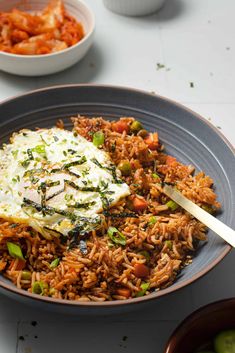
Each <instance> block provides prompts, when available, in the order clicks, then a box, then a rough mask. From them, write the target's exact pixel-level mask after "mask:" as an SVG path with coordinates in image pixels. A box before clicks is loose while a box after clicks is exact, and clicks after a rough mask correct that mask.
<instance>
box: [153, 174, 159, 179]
mask: <svg viewBox="0 0 235 353" xmlns="http://www.w3.org/2000/svg"><path fill="white" fill-rule="evenodd" d="M152 176H153V177H154V178H155V179H160V176H159V175H158V174H157V173H153V174H152Z"/></svg>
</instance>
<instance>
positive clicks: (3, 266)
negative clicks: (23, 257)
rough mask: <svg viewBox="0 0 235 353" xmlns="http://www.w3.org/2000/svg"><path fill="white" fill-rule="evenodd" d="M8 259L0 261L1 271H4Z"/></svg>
mask: <svg viewBox="0 0 235 353" xmlns="http://www.w3.org/2000/svg"><path fill="white" fill-rule="evenodd" d="M6 264H7V263H6V261H0V271H3V270H4V269H5V267H6Z"/></svg>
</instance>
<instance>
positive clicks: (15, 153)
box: [11, 151, 19, 159]
mask: <svg viewBox="0 0 235 353" xmlns="http://www.w3.org/2000/svg"><path fill="white" fill-rule="evenodd" d="M18 152H19V151H11V153H12V155H13V157H14V158H15V159H16V158H17V155H18Z"/></svg>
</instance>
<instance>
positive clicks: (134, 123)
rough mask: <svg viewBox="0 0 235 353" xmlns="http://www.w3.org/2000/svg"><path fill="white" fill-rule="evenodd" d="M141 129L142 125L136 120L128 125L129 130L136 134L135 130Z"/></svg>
mask: <svg viewBox="0 0 235 353" xmlns="http://www.w3.org/2000/svg"><path fill="white" fill-rule="evenodd" d="M142 129H143V126H142V124H141V123H140V122H139V121H138V120H135V121H133V123H132V124H131V126H130V130H131V132H133V133H134V134H137V132H139V131H140V130H142Z"/></svg>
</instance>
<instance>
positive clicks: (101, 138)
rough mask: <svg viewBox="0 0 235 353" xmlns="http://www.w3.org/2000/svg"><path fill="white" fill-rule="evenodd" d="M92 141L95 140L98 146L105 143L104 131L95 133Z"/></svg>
mask: <svg viewBox="0 0 235 353" xmlns="http://www.w3.org/2000/svg"><path fill="white" fill-rule="evenodd" d="M92 142H93V144H94V145H95V146H96V147H99V146H101V145H103V143H104V133H103V132H102V131H97V132H95V133H94V135H93V139H92Z"/></svg>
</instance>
